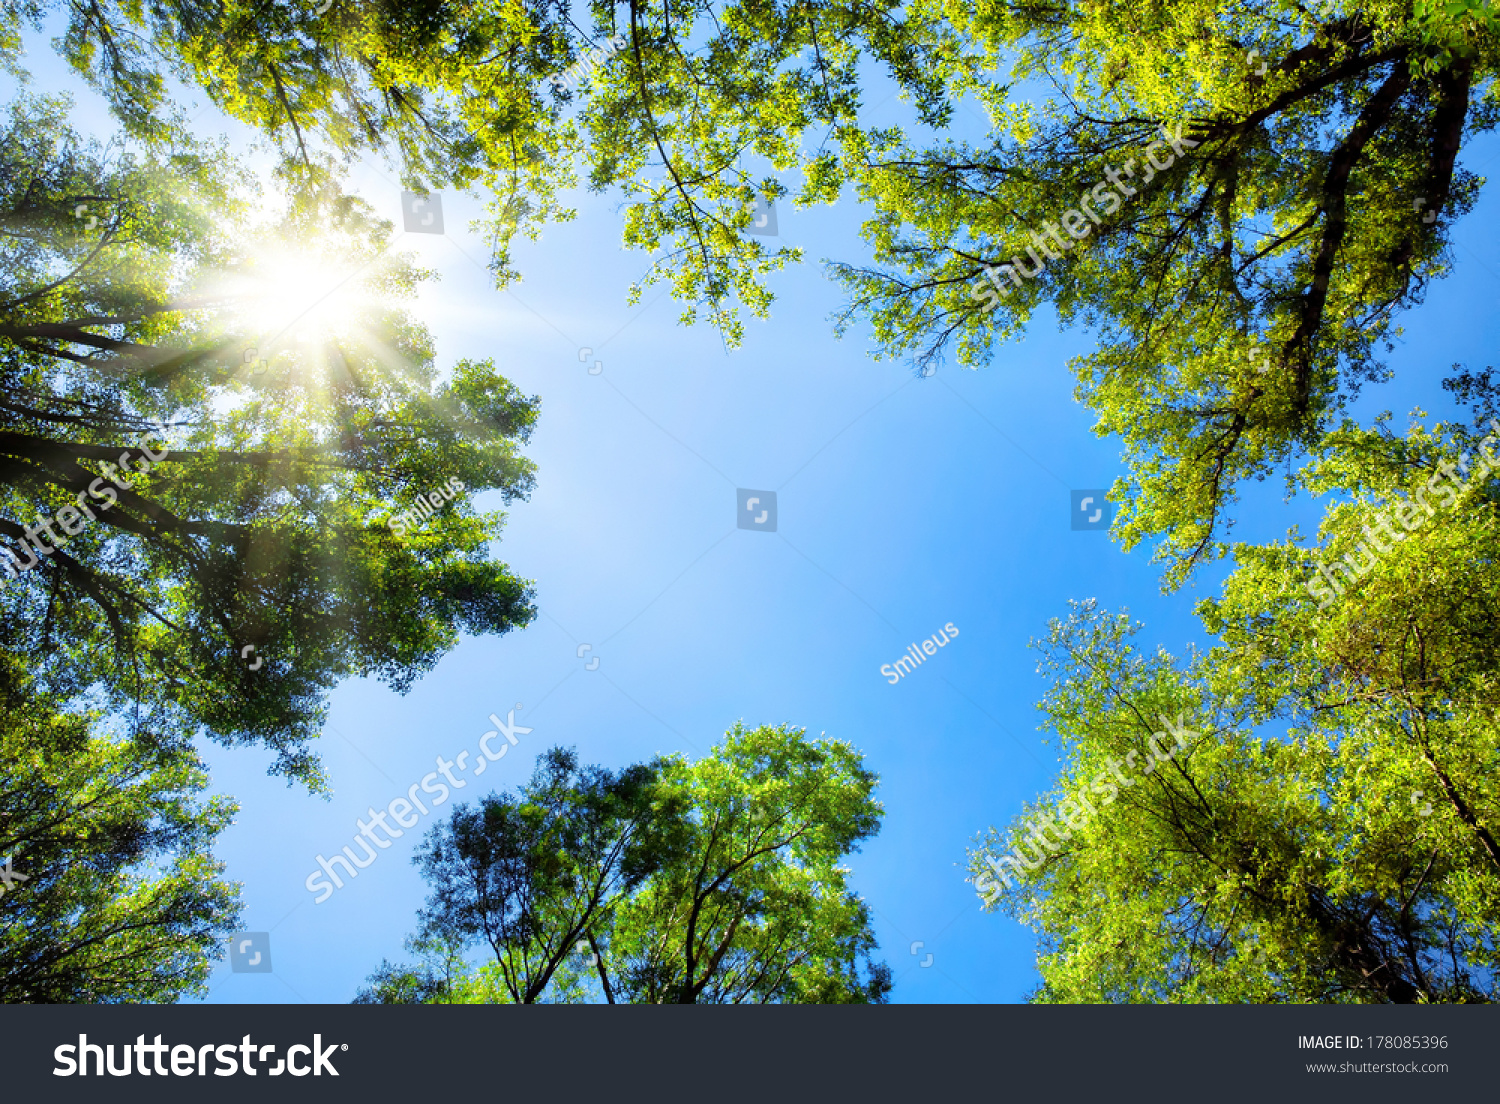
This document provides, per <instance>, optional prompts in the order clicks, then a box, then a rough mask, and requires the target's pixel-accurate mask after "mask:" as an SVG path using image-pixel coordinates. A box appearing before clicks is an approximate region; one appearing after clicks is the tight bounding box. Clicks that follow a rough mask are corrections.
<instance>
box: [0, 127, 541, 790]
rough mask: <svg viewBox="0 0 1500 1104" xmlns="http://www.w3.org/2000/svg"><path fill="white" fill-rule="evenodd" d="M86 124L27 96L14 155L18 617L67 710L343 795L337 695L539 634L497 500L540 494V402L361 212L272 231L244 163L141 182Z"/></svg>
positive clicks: (305, 212)
mask: <svg viewBox="0 0 1500 1104" xmlns="http://www.w3.org/2000/svg"><path fill="white" fill-rule="evenodd" d="M66 110H67V107H66V103H65V102H64V101H61V100H58V99H47V98H33V97H24V98H22V99H20V100H18V101H16V102H15V103H14V104H12V105H11V109H10V111H9V113H8V121H7V122H6V123H5V129H4V131H3V132H0V161H3V164H0V212H3V217H4V226H5V235H4V238H3V242H4V244H3V246H0V377H3V378H0V386H3V390H4V397H3V398H0V496H3V498H4V503H3V506H4V509H3V513H4V517H3V518H0V536H4V537H5V538H8V541H9V543H8V545H7V547H6V552H5V555H7V556H8V557H9V561H8V562H9V563H10V564H11V565H12V566H10V567H9V568H8V574H9V575H10V578H9V581H8V585H6V587H5V589H4V591H3V593H0V608H3V609H4V610H5V614H6V617H7V619H16V620H18V621H24V622H26V623H28V624H31V625H34V626H36V627H37V629H38V631H37V632H36V633H35V634H34V635H33V636H32V637H30V638H29V639H28V641H27V642H26V643H24V644H21V645H18V646H19V647H21V648H22V649H23V651H24V654H25V655H26V656H27V657H28V660H29V662H30V663H31V664H32V666H33V669H34V671H35V672H36V673H37V677H38V678H39V679H42V680H44V681H45V682H46V683H47V685H49V686H51V687H54V688H57V689H58V690H60V691H62V690H67V691H71V692H75V693H79V692H83V691H85V690H89V689H91V688H95V687H99V686H102V687H105V688H106V689H107V691H108V693H109V695H110V698H109V701H110V703H111V705H112V706H113V707H115V708H117V709H119V710H120V711H122V713H124V714H126V715H128V716H130V717H132V718H134V721H135V723H137V724H140V725H143V726H146V727H148V728H153V729H154V730H155V731H157V732H159V733H161V734H167V733H176V734H177V735H178V736H179V737H180V738H186V737H187V736H188V735H192V734H196V733H198V732H206V733H208V734H210V735H212V736H213V737H214V738H215V739H218V740H220V741H222V742H224V743H226V744H237V743H243V742H249V741H259V742H263V743H265V744H267V745H269V746H270V747H272V748H274V749H275V750H276V751H277V753H278V759H277V762H276V764H275V767H274V769H275V770H277V771H279V772H281V773H284V774H287V775H289V776H291V777H295V778H299V779H301V780H303V781H305V782H307V783H309V784H311V785H314V786H317V785H321V781H320V774H319V771H318V767H317V763H316V759H315V757H314V756H313V755H312V754H311V752H310V751H309V750H308V749H307V747H306V741H307V740H308V739H309V738H310V737H311V736H313V735H315V734H316V733H317V731H318V728H319V725H320V723H321V717H322V709H323V696H324V694H325V693H326V691H327V690H328V689H329V688H330V687H331V686H332V685H333V684H334V683H335V682H336V681H337V680H338V679H340V678H343V677H347V676H349V675H365V674H375V675H379V676H380V677H382V678H383V679H385V680H386V681H388V682H390V683H391V684H392V685H394V686H396V687H397V688H405V687H406V686H407V685H409V683H410V682H411V680H412V679H413V678H414V677H415V676H416V675H418V674H420V673H421V672H423V671H425V670H427V669H428V668H430V667H431V666H432V664H433V663H434V662H436V660H437V658H438V657H439V656H441V655H442V653H443V652H444V651H446V650H447V649H448V648H450V647H451V646H452V645H453V644H454V643H456V641H457V639H458V634H459V631H460V630H465V631H469V632H474V633H484V632H505V631H507V630H508V629H510V628H512V627H514V626H516V625H523V624H525V623H526V622H527V621H528V620H529V619H530V618H531V616H533V607H532V606H531V604H530V595H531V591H530V585H529V584H528V583H526V582H525V581H523V580H520V579H518V578H516V577H515V576H514V575H513V574H512V573H511V572H510V571H509V570H508V569H507V568H506V567H505V566H504V565H503V564H499V563H496V562H493V560H492V559H491V558H490V554H489V548H490V542H491V541H493V540H494V539H496V538H497V537H498V535H499V531H500V525H501V521H502V518H503V515H501V514H498V513H491V514H479V513H476V511H475V510H474V509H473V507H472V506H471V505H470V504H469V501H468V495H469V494H476V493H480V492H483V491H485V490H490V489H498V490H499V491H500V492H501V493H502V495H503V497H504V498H505V499H506V500H507V501H508V500H510V499H512V498H514V497H517V496H520V497H525V496H526V495H527V494H528V493H529V491H530V489H531V487H532V485H533V481H534V474H533V468H532V465H531V463H530V462H529V461H527V460H526V459H525V458H524V457H522V456H521V455H520V453H519V451H518V446H519V445H520V444H521V443H522V442H524V441H525V440H526V439H527V437H528V436H529V433H530V431H531V427H532V425H533V424H534V422H535V420H536V416H537V407H538V403H537V400H536V399H535V398H528V397H526V396H524V395H522V394H521V393H520V392H519V391H518V390H517V389H516V388H515V387H514V386H513V385H512V384H510V383H509V382H508V381H507V380H506V379H504V377H502V376H501V375H500V374H499V373H498V372H497V371H496V370H495V367H494V365H493V363H492V362H489V361H483V362H462V363H459V364H457V365H456V366H454V367H453V368H452V370H451V371H450V372H440V371H439V369H438V366H437V364H436V363H435V359H434V351H433V348H432V345H431V340H430V338H429V336H428V334H427V332H426V330H425V329H424V328H423V327H422V326H420V325H419V324H418V323H416V322H415V321H414V320H412V319H411V318H410V317H409V316H408V315H407V314H406V313H405V312H404V311H403V310H402V309H401V305H400V304H401V300H402V299H403V298H405V297H407V296H409V295H410V294H411V292H412V290H413V288H414V286H415V284H416V282H417V281H418V280H419V279H420V278H421V277H422V275H423V274H422V273H421V272H420V271H419V270H417V269H415V268H414V267H413V266H412V265H411V263H410V261H409V259H407V258H404V257H401V256H398V255H392V254H391V253H390V251H389V249H388V248H387V244H388V241H389V238H390V231H391V227H390V224H389V223H388V222H385V221H383V220H380V219H377V218H375V217H374V216H373V214H372V213H371V212H370V210H369V209H368V208H367V207H366V205H365V204H364V203H363V202H362V201H359V200H356V199H353V198H351V197H348V196H345V195H342V194H340V193H339V192H338V191H337V189H336V188H334V187H333V186H331V185H328V186H326V187H324V188H322V190H320V191H319V192H318V193H317V194H316V195H310V196H305V197H304V203H303V204H302V205H301V206H299V207H298V208H296V209H295V210H294V211H293V212H292V213H291V214H289V215H288V216H286V217H285V219H284V220H283V221H281V222H280V223H279V224H277V225H272V226H270V227H266V226H260V225H256V223H255V221H254V220H253V219H252V217H251V214H250V212H249V210H248V206H249V203H250V197H251V193H250V192H249V191H248V190H247V189H248V184H247V183H246V182H245V181H244V180H243V179H240V178H239V177H238V174H237V172H236V170H235V168H234V163H233V161H232V160H229V159H227V158H226V156H225V154H224V151H223V150H217V149H213V148H207V147H198V146H191V145H189V146H176V147H172V149H171V150H169V151H165V152H163V151H158V152H156V153H148V154H147V155H145V156H143V157H141V158H135V157H130V156H127V155H125V154H124V153H122V152H121V150H120V149H119V148H118V147H100V146H98V145H97V144H96V143H89V142H85V141H83V140H81V139H80V138H79V137H78V136H77V135H76V134H74V133H72V131H71V130H70V129H69V127H68V125H67V122H66V117H65V113H66ZM294 243H295V245H296V248H295V250H294V249H293V245H294ZM450 480H454V481H456V482H457V483H458V484H459V485H461V486H462V487H463V488H465V490H466V491H467V492H468V494H466V495H462V496H459V497H458V498H457V499H456V500H455V501H454V502H453V503H452V504H451V505H447V506H445V507H444V509H442V510H439V511H435V512H434V514H433V516H432V517H431V518H430V519H429V520H428V521H427V522H426V523H425V524H424V525H423V526H422V527H420V528H419V529H417V530H416V531H414V532H401V531H400V530H401V529H402V528H403V527H401V526H393V525H392V524H391V521H392V518H393V516H395V515H396V514H398V513H399V512H400V511H402V510H404V509H406V508H408V507H409V506H410V505H411V503H412V502H413V501H414V500H416V499H418V498H420V497H424V496H428V497H430V496H431V495H433V494H436V492H437V491H438V490H439V489H440V488H444V487H445V486H448V485H449V481H450ZM450 497H451V496H450ZM441 501H442V500H441V499H439V503H441Z"/></svg>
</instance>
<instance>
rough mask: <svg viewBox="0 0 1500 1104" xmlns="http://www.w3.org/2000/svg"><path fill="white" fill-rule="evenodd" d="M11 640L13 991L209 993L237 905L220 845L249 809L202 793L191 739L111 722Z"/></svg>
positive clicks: (35, 994)
mask: <svg viewBox="0 0 1500 1104" xmlns="http://www.w3.org/2000/svg"><path fill="white" fill-rule="evenodd" d="M4 633H5V636H6V637H7V638H8V639H7V640H6V641H5V645H4V650H0V707H3V709H4V715H5V725H4V727H3V729H0V762H3V763H4V764H5V769H4V770H3V771H0V857H3V859H4V868H3V871H0V1002H4V1003H8V1004H9V1003H58V1002H68V1003H80V1004H112V1003H116V1002H146V1003H170V1002H172V1001H175V1000H177V999H179V998H180V997H183V996H185V995H189V994H194V993H202V992H203V991H204V990H205V988H206V987H205V986H204V984H203V983H204V981H205V979H206V978H207V977H208V974H209V970H210V969H211V968H212V965H213V960H214V959H216V958H218V957H220V956H222V954H223V941H224V939H225V938H226V937H227V936H228V934H229V933H230V932H231V931H233V930H234V926H235V924H236V922H237V921H238V919H239V904H240V902H239V887H238V886H237V885H234V884H232V883H229V882H226V881H224V880H223V879H222V877H221V875H222V873H223V869H224V867H223V864H222V863H220V862H217V861H215V860H214V859H213V858H212V856H211V855H210V854H209V853H208V851H209V847H210V846H211V845H212V843H213V840H214V838H215V837H216V836H217V835H218V834H219V832H220V831H222V830H223V828H224V827H225V826H226V825H228V824H229V822H230V819H231V817H232V816H233V814H234V812H235V811H236V809H237V808H238V807H237V806H236V805H235V804H234V803H233V802H231V801H229V800H228V799H226V798H223V797H214V798H211V799H209V800H207V801H205V802H199V801H198V800H196V799H197V796H198V794H199V793H200V792H201V791H202V790H203V789H204V788H205V787H206V786H207V784H208V776H207V773H206V771H205V770H204V769H203V765H202V764H201V763H200V762H199V761H198V758H197V756H195V755H194V754H192V752H191V750H185V749H183V748H181V747H177V746H174V744H173V743H172V742H171V741H161V742H152V741H151V740H149V739H146V738H144V737H143V735H142V734H139V733H138V734H136V736H135V737H134V738H125V737H123V736H121V735H119V734H118V733H115V732H111V731H110V730H109V726H108V725H107V723H106V721H105V719H104V718H103V717H102V716H101V714H100V711H99V710H97V709H95V710H88V711H84V710H78V709H72V708H68V705H67V703H66V702H64V701H62V700H60V698H59V696H58V695H56V694H51V693H48V692H47V691H45V690H44V689H43V688H41V687H39V686H37V685H36V684H35V683H33V682H32V680H31V679H30V677H29V676H28V675H27V673H26V665H25V661H24V659H23V658H22V657H21V656H19V655H18V654H17V653H16V652H14V651H13V650H11V648H10V645H11V639H9V638H14V637H16V636H19V635H21V634H20V632H18V631H17V627H16V626H14V625H9V624H8V625H7V627H6V629H5V630H4Z"/></svg>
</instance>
